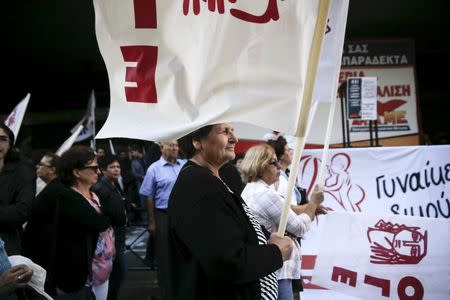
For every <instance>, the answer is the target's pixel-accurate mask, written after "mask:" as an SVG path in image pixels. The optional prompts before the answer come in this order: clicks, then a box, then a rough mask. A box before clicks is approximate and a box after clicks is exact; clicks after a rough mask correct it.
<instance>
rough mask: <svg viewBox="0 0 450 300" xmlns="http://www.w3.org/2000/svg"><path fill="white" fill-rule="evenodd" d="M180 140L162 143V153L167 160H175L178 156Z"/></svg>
mask: <svg viewBox="0 0 450 300" xmlns="http://www.w3.org/2000/svg"><path fill="white" fill-rule="evenodd" d="M178 151H179V149H178V142H177V141H176V140H173V141H169V142H164V143H161V154H162V156H163V157H164V159H165V160H168V161H175V160H176V159H177V158H178Z"/></svg>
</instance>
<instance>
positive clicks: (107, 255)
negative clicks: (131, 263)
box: [33, 146, 123, 300]
mask: <svg viewBox="0 0 450 300" xmlns="http://www.w3.org/2000/svg"><path fill="white" fill-rule="evenodd" d="M57 171H58V178H59V181H60V182H61V184H59V185H58V186H56V187H55V188H53V189H52V190H51V191H48V192H46V191H43V192H42V193H45V194H46V196H47V197H46V199H45V200H46V201H49V202H50V203H52V205H54V209H53V210H51V213H53V216H49V219H50V220H51V221H50V222H51V226H52V228H53V229H54V230H53V239H51V242H50V243H49V245H41V247H48V255H49V256H50V257H53V258H54V259H53V260H52V262H53V264H50V266H49V267H48V269H47V272H48V277H49V279H50V280H51V281H52V282H51V283H50V284H49V286H50V287H56V291H57V294H67V293H78V292H79V293H81V294H84V296H83V297H82V298H83V299H91V297H92V294H91V293H90V290H92V292H93V293H94V294H95V296H96V299H101V300H103V299H106V297H107V294H108V278H109V274H110V273H111V270H112V261H113V258H114V252H115V248H114V231H113V229H112V227H111V225H112V224H115V223H116V222H120V221H123V220H121V217H120V216H117V213H116V212H117V210H116V209H114V208H112V207H111V206H110V205H108V203H103V202H102V203H100V201H99V198H98V197H97V195H96V194H95V193H94V192H92V191H91V187H92V186H93V185H94V184H95V183H96V182H97V179H98V175H99V174H100V170H99V167H98V164H97V158H96V155H95V153H94V152H93V151H91V150H90V149H89V148H87V147H85V146H74V147H72V148H70V149H69V150H67V151H66V152H64V153H63V154H62V156H61V158H60V159H59V164H58V170H57ZM52 199H53V200H52ZM40 202H41V204H42V205H43V206H44V205H45V201H40ZM47 206H49V205H48V204H47ZM33 212H34V207H33ZM47 213H49V212H47ZM85 287H90V289H89V288H85ZM49 292H52V291H51V290H50V291H49Z"/></svg>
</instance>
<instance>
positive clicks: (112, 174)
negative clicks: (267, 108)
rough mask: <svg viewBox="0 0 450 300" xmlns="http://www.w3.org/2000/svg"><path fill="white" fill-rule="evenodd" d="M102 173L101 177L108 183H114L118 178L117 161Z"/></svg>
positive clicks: (118, 166) (118, 167)
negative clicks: (106, 179) (104, 177)
mask: <svg viewBox="0 0 450 300" xmlns="http://www.w3.org/2000/svg"><path fill="white" fill-rule="evenodd" d="M102 171H103V175H104V176H106V178H108V180H109V181H111V182H114V181H116V180H117V179H118V178H119V176H120V164H119V162H118V161H114V162H112V163H110V164H109V165H108V166H107V167H106V170H102Z"/></svg>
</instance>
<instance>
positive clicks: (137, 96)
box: [120, 46, 158, 103]
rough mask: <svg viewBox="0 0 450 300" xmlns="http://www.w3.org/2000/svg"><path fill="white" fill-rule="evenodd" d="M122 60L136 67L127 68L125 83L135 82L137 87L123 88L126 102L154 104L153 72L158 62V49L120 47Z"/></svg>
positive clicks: (155, 97)
mask: <svg viewBox="0 0 450 300" xmlns="http://www.w3.org/2000/svg"><path fill="white" fill-rule="evenodd" d="M120 50H121V51H122V55H123V59H124V61H126V62H136V63H137V65H136V67H127V70H126V75H125V77H126V79H125V80H126V81H128V82H136V84H137V87H125V95H126V98H127V101H128V102H145V103H156V102H158V101H157V100H158V99H157V94H156V84H155V72H156V64H157V61H158V47H155V46H122V47H120Z"/></svg>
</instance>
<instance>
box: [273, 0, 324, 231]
mask: <svg viewBox="0 0 450 300" xmlns="http://www.w3.org/2000/svg"><path fill="white" fill-rule="evenodd" d="M330 2H331V0H321V1H320V2H319V13H318V17H317V23H316V29H315V31H314V37H313V43H312V48H311V54H310V55H311V56H310V58H309V65H308V72H307V74H308V75H307V77H306V78H307V82H306V83H305V90H304V94H303V101H302V104H301V107H300V112H299V120H298V128H297V132H296V134H295V137H294V138H295V140H296V147H295V150H294V157H293V164H292V169H291V172H290V174H289V181H288V188H287V192H288V193H287V197H286V199H285V200H284V204H283V210H282V212H281V216H280V224H279V227H278V235H280V236H284V232H285V230H286V224H287V215H288V213H289V209H290V206H291V199H292V195H293V193H294V187H295V182H296V179H297V174H298V168H299V166H300V158H301V155H302V152H303V149H304V147H305V139H306V137H305V134H306V127H307V123H308V122H302V120H307V119H308V115H309V109H310V107H311V100H312V93H313V89H314V82H315V80H316V75H317V69H318V65H319V60H320V53H321V52H322V51H321V49H322V44H323V39H324V36H325V26H326V25H327V20H328V12H329V10H330Z"/></svg>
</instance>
